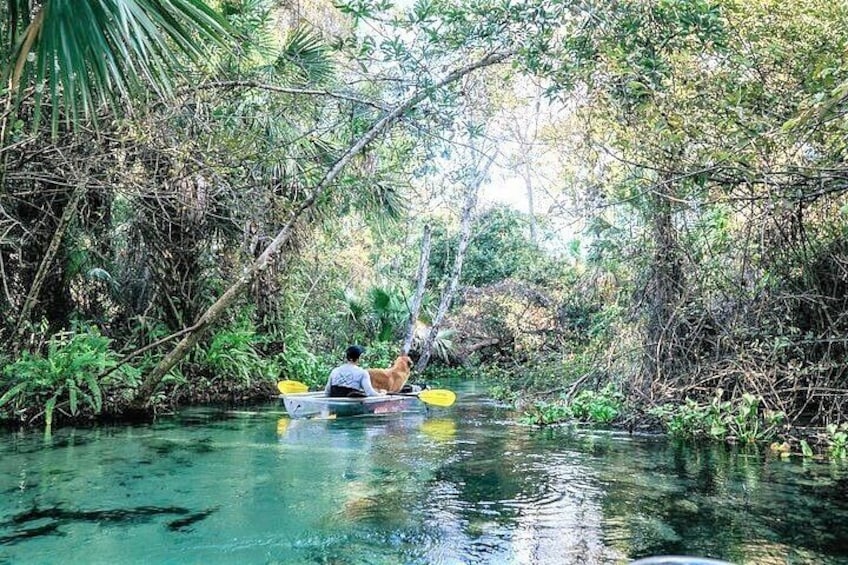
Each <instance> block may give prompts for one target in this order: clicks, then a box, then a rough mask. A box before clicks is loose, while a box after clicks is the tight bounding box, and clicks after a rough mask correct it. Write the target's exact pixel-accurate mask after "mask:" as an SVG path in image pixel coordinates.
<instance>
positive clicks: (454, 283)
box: [415, 153, 495, 372]
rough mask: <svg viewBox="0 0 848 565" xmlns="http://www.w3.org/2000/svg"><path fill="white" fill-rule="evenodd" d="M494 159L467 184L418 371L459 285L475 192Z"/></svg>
mask: <svg viewBox="0 0 848 565" xmlns="http://www.w3.org/2000/svg"><path fill="white" fill-rule="evenodd" d="M494 160H495V155H494V153H493V154H492V155H491V156H490V157H489V158H488V160H487V162H486V164H485V165H484V166H483V167H482V168H481V169H480V170H479V171H478V173H477V176H476V177H474V179H473V180H472V181H471V184H470V185H469V186H468V194H467V195H466V197H465V204H464V205H463V206H462V215H461V218H460V224H459V243H458V244H457V246H456V259H454V262H453V268H452V269H451V274H450V279H449V281H448V285H447V287H445V290H444V292H443V293H442V298H441V300H440V301H439V309H438V310H437V311H436V317H435V318H433V323H432V324H431V325H430V331H429V332H428V333H427V338H426V339H425V340H424V344H423V345H422V347H421V356H420V357H419V358H418V363H416V365H415V370H416V371H418V372H421V371H423V370H424V369H426V368H427V364H428V363H429V362H430V356H431V355H432V354H433V344H434V343H435V342H436V337H437V336H438V335H439V329H441V326H442V321H443V320H444V317H445V315H446V314H447V313H448V309H449V308H450V305H451V303H452V302H453V297H454V295H455V294H456V289H457V287H458V286H459V277H460V275H461V274H462V263H463V261H464V260H465V251H466V250H467V249H468V242H469V240H470V239H471V221H472V219H473V217H474V208H475V207H476V206H477V192H478V190H479V189H480V185H481V184H483V180H485V178H486V173H487V172H488V171H489V167H490V166H491V165H492V161H494Z"/></svg>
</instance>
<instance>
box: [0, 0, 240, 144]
mask: <svg viewBox="0 0 848 565" xmlns="http://www.w3.org/2000/svg"><path fill="white" fill-rule="evenodd" d="M16 14H17V13H16V12H9V17H14V16H15V15H16ZM19 18H20V19H21V20H22V21H21V22H20V23H26V21H25V20H23V18H22V17H21V16H19ZM17 23H18V22H11V25H9V28H10V29H16V26H17ZM229 30H230V28H229V26H228V24H227V23H226V21H225V20H224V19H223V18H222V17H221V16H220V15H218V14H217V13H216V12H214V11H213V10H212V9H211V8H209V7H208V6H207V5H206V4H205V3H204V2H203V1H202V0H85V1H80V0H44V2H42V3H41V5H40V8H38V10H37V12H36V13H35V17H34V18H33V19H32V21H30V22H29V23H28V25H26V28H25V29H24V30H23V32H22V33H21V36H20V38H18V39H17V43H16V49H15V51H14V53H13V57H12V60H11V61H8V62H6V63H7V64H6V65H5V66H6V73H5V74H6V76H7V77H8V76H9V74H11V77H10V78H11V82H12V86H13V88H19V87H20V88H25V87H27V86H34V87H35V92H36V119H38V116H39V115H40V107H41V104H42V101H43V93H44V91H46V92H47V95H48V101H49V103H50V105H51V108H52V122H53V130H54V132H55V131H56V128H57V124H58V120H59V116H60V110H61V109H62V108H64V109H65V112H66V115H67V118H68V119H69V120H71V121H74V122H76V121H78V120H80V119H81V118H83V117H84V118H93V117H95V116H96V113H97V112H98V110H99V109H100V108H101V107H102V106H103V105H104V104H108V105H110V106H111V107H112V108H113V109H114V110H116V111H119V110H120V109H121V108H123V107H125V106H126V104H127V102H128V101H130V100H131V95H132V94H133V93H135V92H136V91H137V90H139V89H140V88H142V87H143V88H151V87H152V88H153V89H154V90H155V91H157V92H158V93H159V94H164V93H167V92H168V91H169V90H170V88H171V80H172V77H173V76H174V75H175V74H176V70H177V67H178V57H179V55H187V56H188V57H190V58H192V59H196V60H199V59H201V57H202V56H203V51H204V49H203V46H202V44H201V41H200V40H201V39H204V40H212V41H216V42H219V43H223V42H224V41H225V40H226V39H228V38H229V35H230V31H229Z"/></svg>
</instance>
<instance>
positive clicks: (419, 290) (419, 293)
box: [401, 224, 431, 355]
mask: <svg viewBox="0 0 848 565" xmlns="http://www.w3.org/2000/svg"><path fill="white" fill-rule="evenodd" d="M430 231H431V230H430V224H427V225H425V226H424V234H423V235H422V236H421V256H420V257H419V258H418V272H417V273H416V275H415V280H416V283H415V296H413V297H412V308H410V310H409V323H408V326H407V329H406V337H405V338H404V340H403V348H402V350H401V351H402V352H403V354H404V355H406V354H407V353H409V350H410V348H412V340H413V339H415V323H416V322H417V321H418V312H419V311H420V310H421V301H422V300H424V290H425V289H426V288H427V267H429V265H430Z"/></svg>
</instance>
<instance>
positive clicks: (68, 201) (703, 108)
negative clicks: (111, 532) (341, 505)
mask: <svg viewBox="0 0 848 565" xmlns="http://www.w3.org/2000/svg"><path fill="white" fill-rule="evenodd" d="M70 5H71V2H69V1H67V0H15V1H12V2H7V3H4V4H3V5H2V6H0V30H2V32H3V37H4V38H6V37H8V38H10V39H11V41H3V42H2V44H0V63H1V64H2V66H3V68H4V70H5V72H6V75H5V76H6V77H7V78H8V80H6V81H4V83H3V84H4V86H3V87H2V88H3V90H2V91H0V94H2V96H3V99H4V101H5V104H4V110H3V111H2V115H0V159H2V162H3V167H2V173H1V174H2V181H0V182H2V189H0V278H2V281H1V282H2V285H0V312H2V314H0V339H2V343H3V344H4V345H3V350H2V352H0V358H2V359H4V360H5V361H6V366H5V369H4V370H3V372H2V376H0V394H2V397H0V413H2V416H3V417H5V418H12V419H17V420H21V421H33V420H39V419H42V418H43V419H44V420H46V421H47V422H48V423H49V422H50V421H51V419H52V418H53V417H54V415H55V414H59V415H61V416H62V417H70V418H74V417H80V416H86V417H87V416H90V415H94V414H97V413H102V412H104V411H105V412H108V413H114V414H120V413H122V412H123V411H125V410H126V409H127V408H128V407H129V406H130V404H138V403H139V402H141V403H148V404H149V401H152V403H153V405H154V406H163V405H167V404H169V403H177V402H192V401H201V400H222V399H226V400H230V401H235V400H241V399H246V398H250V397H256V396H261V395H267V394H271V393H272V392H273V382H274V381H275V380H276V379H277V378H279V377H285V378H292V379H296V380H302V381H304V382H307V383H308V384H310V385H318V384H320V383H321V382H322V381H323V379H324V378H325V375H326V373H327V371H328V370H329V368H330V367H332V365H333V364H334V363H336V362H337V361H338V359H339V357H340V355H341V352H342V351H343V349H344V347H345V345H346V344H348V343H351V342H359V343H363V344H365V345H366V346H367V348H368V350H369V354H368V356H367V357H366V358H365V362H366V363H367V364H371V365H378V364H387V363H389V362H390V361H391V359H392V358H393V356H394V355H396V354H397V353H398V352H399V350H400V347H401V345H400V344H401V342H402V340H403V337H404V335H405V333H406V331H407V325H408V324H409V323H410V322H412V323H413V325H414V330H415V331H414V337H415V339H414V341H413V349H412V351H413V354H414V355H415V356H416V357H417V356H418V354H419V353H420V350H421V349H422V348H429V347H432V348H433V352H434V353H433V358H434V363H435V364H437V365H439V364H442V365H458V364H463V365H466V366H472V367H478V368H479V371H480V372H483V373H485V374H487V375H488V376H489V378H490V380H491V381H492V382H493V383H494V385H493V386H494V390H495V391H497V392H498V393H499V395H500V396H502V397H503V398H505V399H508V400H510V401H512V402H517V403H519V404H522V405H523V406H524V408H525V409H526V411H527V416H526V417H527V419H528V421H535V422H540V423H550V422H554V421H559V420H562V419H571V418H580V419H589V420H593V421H596V422H602V423H608V422H616V421H617V422H620V423H621V422H625V421H626V422H627V423H628V424H629V425H633V422H634V421H635V420H634V419H638V418H642V419H644V420H645V421H655V422H659V423H662V424H663V425H665V426H666V427H667V429H669V430H670V431H671V432H672V433H675V434H680V435H684V436H690V437H698V436H708V437H715V438H728V437H730V438H735V439H737V440H740V441H742V440H745V441H747V440H749V439H772V438H773V437H776V436H778V435H780V434H784V433H785V432H786V430H787V428H786V425H790V426H792V425H795V426H797V425H810V424H812V425H815V426H820V427H821V429H828V428H827V426H829V425H830V426H835V427H834V428H832V430H833V431H832V433H830V434H829V435H825V436H824V437H826V438H827V440H823V442H822V445H835V443H834V442H836V443H838V441H840V440H839V438H841V437H842V436H838V434H839V433H842V428H840V427H839V426H840V425H842V424H843V422H844V421H845V420H846V419H848V418H847V417H846V414H845V413H844V406H845V400H846V388H845V386H844V382H843V381H844V375H843V373H844V363H843V358H844V357H845V355H846V352H848V350H846V342H845V339H844V337H843V336H844V335H845V333H846V332H848V302H846V296H848V292H846V291H847V290H848V288H846V283H845V280H846V265H848V239H846V238H848V232H846V230H845V225H846V222H845V214H846V210H848V201H846V190H848V173H847V172H846V169H845V152H846V142H845V140H846V139H848V135H846V133H848V132H846V128H848V122H846V120H845V109H846V104H848V66H846V63H845V58H844V53H845V48H846V45H848V31H846V30H848V25H846V24H848V8H846V6H845V5H844V3H839V2H826V1H824V0H803V1H800V2H795V3H791V4H786V3H781V2H777V1H776V0H753V1H746V2H741V1H736V0H662V1H656V2H655V1H650V2H649V1H643V0H628V1H624V2H621V1H618V2H609V1H605V0H590V1H589V2H583V3H580V4H579V5H578V4H572V3H566V2H559V1H554V2H523V3H513V2H507V1H498V0H483V1H479V2H468V3H455V2H443V1H440V0H420V1H418V2H416V3H414V4H413V5H411V6H410V7H409V9H408V10H406V11H405V12H403V11H401V10H400V9H397V8H395V7H394V6H393V5H392V3H386V2H379V1H377V2H372V1H368V0H357V1H352V2H341V3H338V4H337V5H333V4H331V3H326V2H313V3H305V4H304V5H303V6H301V7H300V8H299V9H298V10H299V11H295V10H293V9H291V8H287V7H286V6H287V4H285V3H282V2H278V1H276V0H226V1H221V2H209V3H208V4H207V3H205V2H202V1H200V0H179V1H177V0H174V1H172V2H168V3H159V2H149V1H146V0H101V1H99V2H91V3H87V4H86V6H87V7H88V8H90V9H89V10H85V11H84V12H85V13H83V14H78V15H79V17H71V16H69V14H70V12H68V10H69V9H70V8H69V7H70ZM89 5H90V6H89ZM94 53H97V54H100V55H98V56H94V55H93V54H94ZM501 63H508V64H501ZM48 115H49V116H50V119H49V120H45V119H42V117H43V116H48ZM505 179H506V180H505ZM515 180H518V181H520V182H519V183H518V184H515V182H513V181H515ZM501 184H502V186H501V189H502V192H504V191H507V190H508V189H507V187H513V188H510V189H509V190H512V191H516V190H518V191H521V190H523V191H524V194H513V195H512V196H513V197H514V198H512V199H511V200H512V201H513V203H514V202H516V201H520V202H522V206H521V208H522V209H523V210H524V211H518V210H517V208H516V207H514V206H504V205H494V204H492V203H491V202H489V201H488V200H487V199H486V198H482V197H479V196H478V195H477V192H478V191H482V190H483V189H482V188H481V187H484V188H485V187H492V186H494V187H498V186H499V185H501ZM515 186H519V187H520V188H518V189H516V188H514V187H515ZM478 201H479V202H478ZM475 203H476V207H475V206H473V205H474V204H475ZM525 204H526V205H525ZM460 209H463V210H464V211H468V213H470V214H472V216H471V217H470V218H469V217H460V216H462V215H463V214H462V213H458V211H459V210H460ZM545 209H546V211H543V210H545ZM425 224H430V225H432V226H433V238H432V246H431V249H432V250H431V252H430V254H429V257H427V258H426V259H427V260H426V264H427V265H428V267H429V274H428V276H427V281H426V282H427V284H426V292H425V295H424V298H423V308H422V310H421V311H420V312H418V313H417V316H413V317H414V318H415V319H412V320H410V316H411V315H412V312H411V310H410V308H411V303H412V297H413V292H414V288H415V286H416V285H415V283H416V281H415V280H414V278H415V275H416V272H415V265H416V264H417V263H418V260H419V250H420V249H421V234H422V233H423V228H424V225H425ZM468 225H470V226H471V235H470V238H468V241H467V243H468V246H467V249H465V247H464V244H461V243H462V242H463V240H464V235H463V232H462V229H461V227H462V226H468ZM459 264H461V265H462V269H461V272H460V273H459V278H458V286H457V287H456V288H457V289H456V290H455V289H454V287H453V286H452V285H451V284H450V281H449V279H450V278H451V275H452V273H453V272H454V271H455V268H456V266H457V265H459ZM453 292H456V296H455V297H454V296H447V298H449V300H445V295H446V294H447V295H450V294H451V293H453ZM439 304H444V305H449V306H450V308H449V310H448V312H447V315H446V316H445V318H444V320H443V321H442V320H441V318H440V314H439V313H438V312H437V308H438V305H439ZM435 318H440V321H439V322H438V324H437V330H438V332H435V331H434V332H432V335H433V336H434V337H435V339H434V340H428V339H427V338H428V333H429V324H431V323H433V321H434V319H435ZM436 333H438V335H437V336H436ZM178 340H181V341H179V345H176V346H175V343H177V342H178ZM431 341H432V346H430V345H428V344H429V343H430V342H431ZM428 355H429V351H428ZM151 375H152V377H151ZM516 391H521V392H522V394H521V395H519V394H517V393H516ZM528 395H532V396H533V397H534V398H536V399H537V400H538V403H537V404H533V403H532V402H531V403H529V404H527V399H528ZM826 442H831V443H829V444H828V443H826ZM805 445H806V444H805ZM793 449H794V445H793Z"/></svg>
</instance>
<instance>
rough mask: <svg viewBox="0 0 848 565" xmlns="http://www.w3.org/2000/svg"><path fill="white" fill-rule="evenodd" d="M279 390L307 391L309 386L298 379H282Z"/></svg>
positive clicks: (288, 392) (278, 385) (290, 391)
mask: <svg viewBox="0 0 848 565" xmlns="http://www.w3.org/2000/svg"><path fill="white" fill-rule="evenodd" d="M277 390H279V391H280V392H281V393H283V394H294V393H296V392H307V391H308V390H309V387H308V386H306V385H305V384H303V383H301V382H298V381H280V382H278V383H277Z"/></svg>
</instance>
